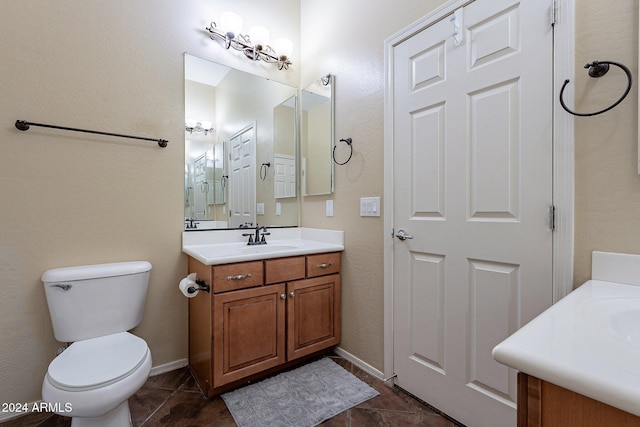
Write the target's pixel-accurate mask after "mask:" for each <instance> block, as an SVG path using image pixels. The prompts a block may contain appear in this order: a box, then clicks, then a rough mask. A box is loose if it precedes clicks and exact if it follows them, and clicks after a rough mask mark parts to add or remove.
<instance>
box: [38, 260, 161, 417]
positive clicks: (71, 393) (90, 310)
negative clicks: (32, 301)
mask: <svg viewBox="0 0 640 427" xmlns="http://www.w3.org/2000/svg"><path fill="white" fill-rule="evenodd" d="M150 271H151V264H150V263H148V262H146V261H135V262H121V263H113V264H98V265H85V266H79V267H68V268H56V269H53V270H48V271H46V272H45V273H44V274H43V275H42V282H43V283H44V289H45V295H46V297H47V304H48V305H49V314H50V315H51V322H52V324H53V333H54V335H55V337H56V339H57V340H58V341H60V342H64V343H72V344H71V345H70V346H68V347H67V348H66V349H65V350H64V351H63V352H62V353H60V355H58V356H57V357H56V358H55V359H53V361H52V362H51V364H50V365H49V369H48V370H47V375H46V376H45V378H44V382H43V384H42V399H43V400H44V401H45V402H47V403H48V404H49V405H50V407H52V408H54V411H55V412H56V413H58V414H60V415H64V416H68V417H73V418H72V420H71V425H72V426H74V427H80V426H95V427H97V426H100V427H107V426H109V427H111V426H113V427H122V426H130V425H131V413H130V412H129V403H128V399H129V397H131V396H133V394H134V393H135V392H136V391H138V390H139V389H140V387H142V385H143V384H144V383H145V381H146V380H147V378H148V376H149V372H150V371H151V352H150V351H149V347H148V346H147V343H146V342H145V341H144V340H143V339H142V338H139V337H136V336H135V335H132V334H130V333H129V332H127V331H128V330H130V329H132V328H134V327H136V326H137V325H138V324H139V323H140V321H141V320H142V314H143V310H144V303H145V298H146V293H147V285H148V283H149V272H150Z"/></svg>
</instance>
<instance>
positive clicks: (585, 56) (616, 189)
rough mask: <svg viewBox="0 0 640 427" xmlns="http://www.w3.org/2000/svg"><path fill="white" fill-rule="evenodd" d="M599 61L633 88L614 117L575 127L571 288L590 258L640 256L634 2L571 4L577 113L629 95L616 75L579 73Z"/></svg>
mask: <svg viewBox="0 0 640 427" xmlns="http://www.w3.org/2000/svg"><path fill="white" fill-rule="evenodd" d="M597 59H599V60H611V61H617V62H622V63H623V64H626V65H627V66H628V67H629V68H630V69H631V71H632V73H633V75H634V79H635V81H634V86H633V89H632V91H631V93H630V94H629V96H628V97H627V99H625V100H624V102H623V103H622V104H620V105H619V106H617V107H616V108H614V109H613V110H611V111H609V112H607V113H604V114H602V115H599V116H595V117H586V118H581V117H578V118H576V119H575V160H576V174H575V179H576V185H575V194H576V195H575V264H574V286H578V285H580V284H581V283H583V282H584V281H585V280H588V279H589V278H590V277H591V252H592V251H594V250H604V251H612V252H624V253H640V176H639V175H638V166H637V161H638V133H637V128H638V98H637V90H638V89H637V88H638V67H637V63H638V2H637V1H635V0H619V1H610V2H603V1H601V0H580V1H576V79H575V80H576V87H575V98H576V106H575V109H576V111H579V112H589V111H596V110H599V109H601V108H603V107H605V106H608V105H610V104H611V103H612V102H613V101H615V100H616V99H618V97H619V96H620V95H622V92H623V91H624V88H625V87H626V78H625V77H624V73H623V72H622V71H621V70H620V69H618V68H617V67H612V69H611V71H610V72H609V74H607V75H606V76H604V77H602V78H600V79H593V78H590V77H588V76H587V73H586V71H585V70H584V69H583V68H582V67H583V66H584V64H586V63H588V62H591V61H593V60H597Z"/></svg>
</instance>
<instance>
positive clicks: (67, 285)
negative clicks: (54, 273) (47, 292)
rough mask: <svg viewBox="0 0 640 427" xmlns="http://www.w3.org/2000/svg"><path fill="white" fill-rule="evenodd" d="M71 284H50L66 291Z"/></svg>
mask: <svg viewBox="0 0 640 427" xmlns="http://www.w3.org/2000/svg"><path fill="white" fill-rule="evenodd" d="M71 286H73V285H71V284H69V283H55V284H53V285H51V287H52V288H60V289H62V290H63V291H68V290H69V289H71Z"/></svg>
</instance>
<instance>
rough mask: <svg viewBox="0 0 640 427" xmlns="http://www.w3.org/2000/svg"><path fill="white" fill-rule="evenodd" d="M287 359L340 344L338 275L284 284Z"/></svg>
mask: <svg viewBox="0 0 640 427" xmlns="http://www.w3.org/2000/svg"><path fill="white" fill-rule="evenodd" d="M287 295H288V298H287V358H288V360H293V359H296V358H298V357H302V356H306V355H307V354H311V353H313V352H316V351H318V350H322V349H325V348H328V347H331V346H334V345H337V344H338V343H340V275H339V274H332V275H329V276H323V277H317V278H314V279H306V280H298V281H295V282H289V283H288V284H287Z"/></svg>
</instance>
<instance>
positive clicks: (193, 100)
mask: <svg viewBox="0 0 640 427" xmlns="http://www.w3.org/2000/svg"><path fill="white" fill-rule="evenodd" d="M296 94H297V89H296V88H294V87H291V86H288V85H285V84H282V83H277V82H274V81H271V80H267V79H265V78H262V77H258V76H255V75H252V74H249V73H245V72H242V71H239V70H235V69H232V68H229V67H226V66H223V65H220V64H216V63H214V62H211V61H207V60H203V59H201V58H197V57H194V56H191V55H185V230H201V229H217V228H239V227H254V226H256V224H258V223H259V224H260V225H266V226H268V227H270V226H296V225H298V194H297V191H298V190H297V188H298V183H297V180H296V176H297V174H296V169H297V168H296V164H297V157H296V154H297V120H296V117H297V114H296V111H297V96H296Z"/></svg>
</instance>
